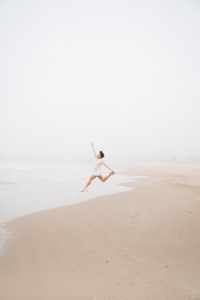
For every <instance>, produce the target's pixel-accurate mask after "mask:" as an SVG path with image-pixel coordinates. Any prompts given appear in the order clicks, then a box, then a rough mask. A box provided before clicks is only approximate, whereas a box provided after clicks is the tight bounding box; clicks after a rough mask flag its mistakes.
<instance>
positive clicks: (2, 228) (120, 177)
mask: <svg viewBox="0 0 200 300" xmlns="http://www.w3.org/2000/svg"><path fill="white" fill-rule="evenodd" d="M116 177H117V179H115V178H114V180H112V181H111V182H109V183H108V184H107V185H105V184H103V186H102V187H101V185H102V183H101V182H100V184H99V185H98V184H97V185H96V188H97V187H98V188H97V191H95V188H94V187H93V186H94V185H95V184H94V183H93V186H92V188H91V187H90V188H91V190H89V191H87V192H85V193H81V192H79V194H77V195H76V196H74V195H73V196H72V199H73V200H72V199H71V200H70V201H69V202H68V201H66V203H63V204H62V205H59V204H57V205H56V204H55V205H56V206H52V207H48V206H47V207H46V208H45V207H44V208H40V209H35V210H34V211H30V212H24V213H23V212H22V213H20V214H19V215H16V216H15V215H12V214H11V215H10V217H9V218H7V219H5V220H4V221H2V222H1V223H0V255H1V253H2V252H3V251H4V248H5V247H6V245H7V243H8V242H9V240H11V239H12V232H10V231H9V230H8V227H9V223H12V222H15V221H17V220H18V219H19V218H23V217H26V216H32V215H34V214H37V213H40V212H47V211H48V210H54V209H56V208H65V207H67V206H73V205H78V204H80V203H82V202H85V201H90V200H95V199H96V198H99V197H102V196H108V195H115V194H118V193H123V192H126V191H129V190H130V189H132V188H134V187H129V186H127V185H126V183H129V182H131V183H134V182H137V181H138V180H141V179H144V178H145V176H136V175H128V174H124V173H118V174H116ZM95 194H96V195H95ZM75 198H77V200H75Z"/></svg>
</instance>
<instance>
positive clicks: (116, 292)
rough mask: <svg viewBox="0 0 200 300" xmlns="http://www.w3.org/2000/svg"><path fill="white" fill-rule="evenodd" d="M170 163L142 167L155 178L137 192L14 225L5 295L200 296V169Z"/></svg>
mask: <svg viewBox="0 0 200 300" xmlns="http://www.w3.org/2000/svg"><path fill="white" fill-rule="evenodd" d="M170 168H171V167H170ZM170 168H169V169H168V170H167V169H166V168H165V169H162V168H161V170H158V169H151V170H150V169H148V168H146V171H145V170H144V168H143V166H142V167H141V173H142V172H143V174H145V175H147V176H150V175H151V178H148V179H145V180H138V181H137V182H134V183H127V184H125V185H126V186H131V187H132V186H133V187H134V189H131V190H129V191H126V192H121V193H117V194H113V195H108V196H101V197H98V198H93V199H90V200H88V201H84V202H81V203H78V204H77V205H70V206H66V207H58V208H54V209H50V210H48V211H42V212H39V213H34V214H31V215H27V216H24V217H21V218H18V219H16V220H14V221H11V222H9V224H8V226H9V228H10V229H13V230H14V231H15V232H17V238H16V239H15V240H14V241H12V243H9V245H8V246H7V247H6V251H4V253H3V255H2V256H1V257H0V280H1V282H2V290H1V292H0V293H1V294H2V297H3V299H5V300H11V299H16V300H18V299H20V300H25V299H31V300H32V299H36V298H38V299H45V300H46V299H48V300H53V299H55V298H58V299H59V300H64V299H70V300H77V299H78V300H79V299H80V300H82V299H92V300H94V299H96V300H100V299H101V300H102V299H103V300H107V299H113V300H121V299H127V300H132V299H133V298H134V299H137V300H146V299H149V300H155V299H159V300H171V299H176V300H188V299H199V298H200V289H199V276H200V241H199V233H200V218H199V217H200V194H199V192H200V174H199V171H198V170H197V168H196V167H195V169H193V168H191V169H188V168H185V167H183V168H182V167H179V168H178V169H177V167H175V168H173V170H171V169H170ZM144 171H145V172H144ZM127 172H128V173H129V171H127ZM130 172H134V173H137V174H139V170H136V168H135V169H134V170H132V171H131V170H130ZM186 174H187V175H186ZM11 287H12V288H11Z"/></svg>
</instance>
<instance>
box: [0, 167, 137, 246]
mask: <svg viewBox="0 0 200 300" xmlns="http://www.w3.org/2000/svg"><path fill="white" fill-rule="evenodd" d="M116 171H117V173H116V174H115V175H113V176H111V177H110V178H109V179H108V181H106V182H105V183H102V182H101V181H100V180H99V179H95V180H94V181H93V182H92V184H91V185H90V187H89V190H88V191H87V192H84V193H82V192H81V189H82V188H83V186H84V185H85V183H86V181H87V179H88V178H89V176H90V175H91V174H92V168H91V165H84V166H82V167H80V166H78V165H75V164H69V163H68V164H67V163H65V164H58V163H56V164H55V163H51V164H49V163H32V164H31V163H23V164H22V163H15V164H13V163H10V164H5V163H4V164H0V248H2V246H3V245H4V244H5V242H6V240H7V239H8V238H10V233H9V232H7V231H6V229H5V224H6V222H8V221H10V220H12V219H14V218H17V217H20V216H23V215H26V214H30V213H33V212H37V211H41V210H45V209H49V208H54V207H59V206H65V205H72V204H75V203H78V202H81V201H85V200H88V199H90V198H94V197H98V196H103V195H108V194H113V193H119V192H123V191H128V190H129V189H130V188H129V187H125V186H122V185H120V183H125V182H129V181H130V182H133V181H135V180H137V179H138V178H139V177H141V176H124V175H122V173H123V170H116ZM107 173H108V170H106V169H105V175H107Z"/></svg>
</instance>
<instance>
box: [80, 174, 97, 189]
mask: <svg viewBox="0 0 200 300" xmlns="http://www.w3.org/2000/svg"><path fill="white" fill-rule="evenodd" d="M96 177H97V176H95V175H92V176H91V177H90V178H89V179H88V181H87V183H86V185H85V187H84V188H83V189H82V191H81V192H85V191H87V187H88V186H89V185H90V183H91V182H92V180H94V179H95V178H96Z"/></svg>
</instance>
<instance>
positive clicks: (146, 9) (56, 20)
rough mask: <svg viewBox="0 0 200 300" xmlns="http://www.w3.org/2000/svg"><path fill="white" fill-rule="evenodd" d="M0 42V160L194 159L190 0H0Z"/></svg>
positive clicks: (197, 51) (194, 38) (194, 44)
mask: <svg viewBox="0 0 200 300" xmlns="http://www.w3.org/2000/svg"><path fill="white" fill-rule="evenodd" d="M0 41H1V45H0V83H1V85H0V157H2V158H4V157H5V155H7V156H10V157H12V156H23V155H24V156H29V155H30V156H34V157H37V156H38V157H39V156H40V155H42V156H44V155H47V156H49V155H54V156H63V155H69V157H70V156H71V155H74V156H77V155H79V153H81V155H83V156H84V155H85V156H87V155H88V151H89V150H90V149H89V143H90V141H93V142H94V143H96V145H97V147H100V148H101V149H103V150H104V151H105V152H107V153H109V155H110V154H111V153H112V155H114V156H117V155H120V156H123V155H130V154H131V155H133V156H134V155H138V154H141V155H146V154H150V155H151V154H161V155H167V154H180V155H189V154H192V153H193V154H195V155H198V154H199V153H200V84H199V83H200V82H199V81H200V2H199V1H198V0H187V1H186V0H180V1H178V0H165V1H162V0H157V1H156V0H152V1H151V0H146V1H143V0H137V1H136V0H135V1H134V0H132V1H131V0H129V1H127V0H120V1H117V0H115V1H114V0H113V1H111V0H106V1H104V0H103V1H97V0H93V1H84V0H78V1H77V0H71V1H67V0H66V1H64V0H63V1H60V0H58V1H51V0H48V1H47V0H38V1H37V0H34V1H30V0H24V1H22V0H19V1H14V0H12V1H11V0H6V1H4V0H1V1H0Z"/></svg>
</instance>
